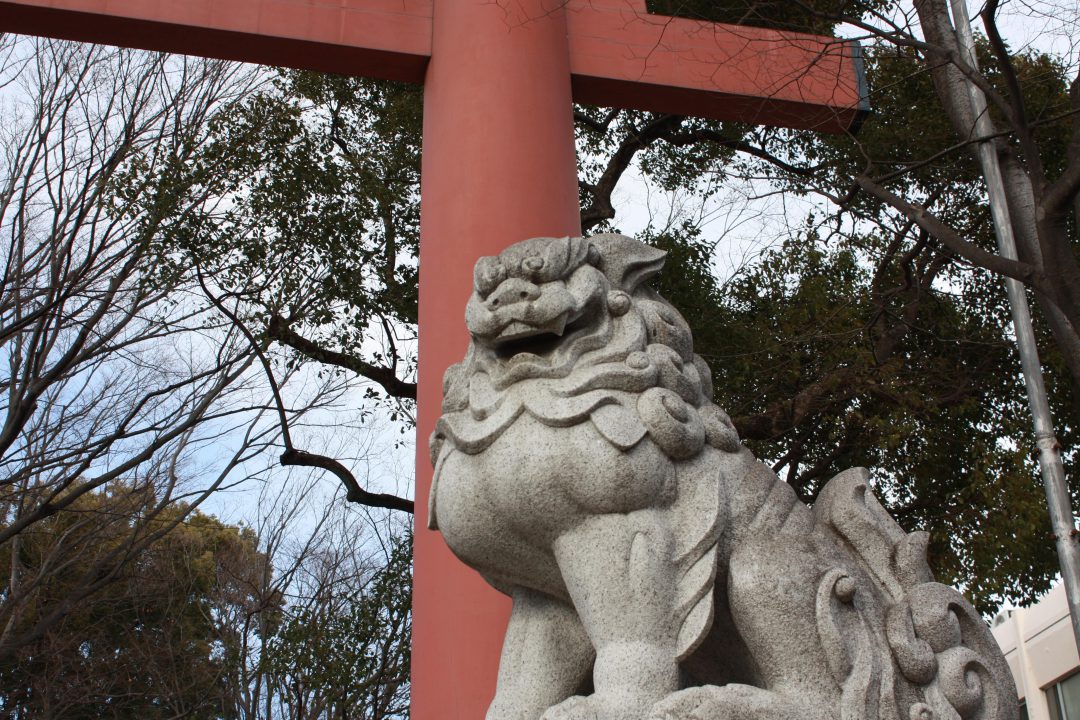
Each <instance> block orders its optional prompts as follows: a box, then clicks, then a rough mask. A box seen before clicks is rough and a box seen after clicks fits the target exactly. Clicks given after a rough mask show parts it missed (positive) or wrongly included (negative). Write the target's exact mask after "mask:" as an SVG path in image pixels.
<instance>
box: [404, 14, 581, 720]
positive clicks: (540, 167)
mask: <svg viewBox="0 0 1080 720" xmlns="http://www.w3.org/2000/svg"><path fill="white" fill-rule="evenodd" d="M564 4H565V3H564V1H563V0H500V1H499V2H494V1H493V0H435V9H434V20H433V28H432V32H433V35H432V52H431V55H432V59H431V62H430V65H429V66H428V71H427V78H426V80H425V89H424V148H423V149H424V152H423V173H422V179H421V190H422V201H421V214H420V374H419V380H420V388H419V397H418V402H419V418H418V427H417V462H416V500H417V503H416V512H417V515H416V528H417V529H416V548H415V551H416V554H415V569H416V582H415V586H414V594H413V613H414V615H413V660H412V668H413V670H412V717H413V719H414V720H457V719H459V718H460V719H461V720H480V719H481V718H483V717H484V712H485V710H486V709H487V705H488V703H489V702H490V701H491V698H492V696H493V695H494V691H495V677H496V671H497V668H498V658H499V651H500V648H501V645H502V637H503V632H504V630H505V628H506V620H507V617H508V614H509V607H510V606H509V601H508V600H507V599H506V598H505V597H504V596H502V595H500V594H498V593H496V592H495V591H494V590H492V589H491V588H490V587H488V586H487V584H486V583H484V581H483V580H482V579H481V578H480V576H479V575H478V574H476V573H475V572H474V571H473V570H471V569H469V568H467V567H465V566H464V565H462V564H461V562H460V561H458V560H457V559H456V558H455V557H454V556H453V555H452V554H451V553H450V551H449V550H448V549H447V547H446V545H445V544H444V543H443V541H442V537H441V536H440V535H439V534H438V533H436V532H433V531H430V530H427V528H426V524H427V498H428V490H429V488H430V485H431V463H430V461H429V459H428V451H427V442H428V437H429V435H430V434H431V431H432V429H433V428H434V425H435V420H436V419H437V418H438V416H439V407H440V403H441V400H442V374H443V371H444V370H445V369H446V367H447V366H448V365H450V364H451V363H454V362H457V361H458V360H460V359H461V358H462V356H463V355H464V353H465V348H466V345H467V343H468V336H467V333H466V331H465V325H464V313H465V301H466V300H467V299H468V296H469V293H470V291H471V288H472V267H473V264H474V263H475V262H476V259H477V258H478V257H480V256H481V255H493V254H496V253H498V252H499V251H500V250H501V249H503V248H504V247H506V246H508V245H510V244H512V243H515V242H517V241H519V240H524V239H526V238H530V237H536V236H541V235H547V236H562V235H577V234H580V232H581V230H580V228H581V226H580V220H579V209H578V191H577V167H576V160H575V154H574V134H573V117H572V106H571V95H570V60H569V45H568V42H567V36H566V18H565V16H564V11H563V5H564Z"/></svg>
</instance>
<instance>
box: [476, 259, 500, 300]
mask: <svg viewBox="0 0 1080 720" xmlns="http://www.w3.org/2000/svg"><path fill="white" fill-rule="evenodd" d="M505 279H506V268H505V267H503V264H502V263H501V262H499V261H498V259H497V258H493V257H485V258H480V260H479V261H478V262H477V263H476V271H475V272H474V273H473V285H474V286H475V287H476V292H477V293H479V294H480V296H481V297H487V296H488V295H489V294H490V293H491V291H492V290H494V289H495V288H497V287H498V286H499V283H501V282H502V281H503V280H505Z"/></svg>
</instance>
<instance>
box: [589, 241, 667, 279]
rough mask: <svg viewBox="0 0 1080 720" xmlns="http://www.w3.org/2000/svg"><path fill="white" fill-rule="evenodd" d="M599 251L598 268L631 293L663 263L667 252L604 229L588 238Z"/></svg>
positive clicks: (658, 269)
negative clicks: (606, 231)
mask: <svg viewBox="0 0 1080 720" xmlns="http://www.w3.org/2000/svg"><path fill="white" fill-rule="evenodd" d="M588 241H589V242H590V243H592V245H594V246H595V247H596V249H597V250H599V251H600V265H599V267H600V270H601V271H603V273H604V274H605V275H607V277H608V279H609V280H610V281H611V284H612V285H614V286H615V287H617V288H619V289H620V290H622V291H624V292H627V293H630V294H633V292H634V291H635V290H637V289H638V287H640V286H641V284H642V283H644V282H646V281H648V280H649V279H651V278H652V277H653V276H654V275H656V274H657V273H659V272H660V269H661V268H662V267H664V258H665V257H666V256H667V253H666V252H664V251H663V250H658V249H656V248H654V247H652V246H651V245H646V244H645V243H643V242H639V241H637V240H635V239H633V238H629V237H626V236H625V235H616V234H614V233H605V234H603V235H594V236H592V237H591V238H589V239H588Z"/></svg>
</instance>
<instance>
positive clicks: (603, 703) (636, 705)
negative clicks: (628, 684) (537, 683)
mask: <svg viewBox="0 0 1080 720" xmlns="http://www.w3.org/2000/svg"><path fill="white" fill-rule="evenodd" d="M653 697H654V698H655V696H653ZM652 704H653V703H652V700H651V699H649V698H648V697H647V696H645V695H643V694H640V693H635V692H633V691H627V692H619V693H611V694H594V695H589V696H587V697H583V696H580V695H575V696H574V697H572V698H568V699H566V700H564V701H562V702H561V703H559V704H558V705H555V706H554V707H552V708H550V709H548V711H547V712H546V713H544V714H543V716H542V717H541V718H540V720H645V718H646V717H650V716H649V714H648V713H649V707H650V706H652ZM710 720H711V719H710Z"/></svg>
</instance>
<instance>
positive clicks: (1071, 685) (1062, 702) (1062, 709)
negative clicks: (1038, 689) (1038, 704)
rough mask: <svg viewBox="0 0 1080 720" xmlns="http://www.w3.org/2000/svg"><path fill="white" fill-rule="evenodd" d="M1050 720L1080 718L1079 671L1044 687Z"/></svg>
mask: <svg viewBox="0 0 1080 720" xmlns="http://www.w3.org/2000/svg"><path fill="white" fill-rule="evenodd" d="M1046 704H1047V705H1049V706H1050V718H1051V720H1080V673H1078V674H1076V675H1072V676H1070V677H1067V678H1065V679H1064V680H1062V681H1061V682H1059V683H1057V684H1055V685H1051V686H1050V687H1048V688H1046Z"/></svg>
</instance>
